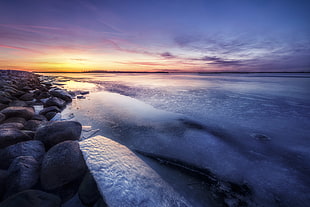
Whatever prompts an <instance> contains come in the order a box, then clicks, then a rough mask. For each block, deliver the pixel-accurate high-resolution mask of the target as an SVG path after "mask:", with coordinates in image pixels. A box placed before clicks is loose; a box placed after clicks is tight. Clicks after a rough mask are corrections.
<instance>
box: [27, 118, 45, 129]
mask: <svg viewBox="0 0 310 207" xmlns="http://www.w3.org/2000/svg"><path fill="white" fill-rule="evenodd" d="M41 123H42V121H39V120H29V121H27V123H26V124H25V125H24V129H26V130H31V131H36V130H37V128H38V127H39V126H40V124H41Z"/></svg>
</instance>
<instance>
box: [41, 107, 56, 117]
mask: <svg viewBox="0 0 310 207" xmlns="http://www.w3.org/2000/svg"><path fill="white" fill-rule="evenodd" d="M48 112H56V113H58V112H61V110H60V109H59V108H58V107H57V106H50V107H46V108H44V109H42V110H41V111H40V113H39V114H40V115H45V114H47V113H48Z"/></svg>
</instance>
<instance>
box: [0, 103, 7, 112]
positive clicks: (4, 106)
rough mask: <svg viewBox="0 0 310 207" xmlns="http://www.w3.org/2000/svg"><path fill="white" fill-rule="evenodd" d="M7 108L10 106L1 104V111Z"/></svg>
mask: <svg viewBox="0 0 310 207" xmlns="http://www.w3.org/2000/svg"><path fill="white" fill-rule="evenodd" d="M6 107H8V105H6V104H3V103H0V110H2V109H5V108H6Z"/></svg>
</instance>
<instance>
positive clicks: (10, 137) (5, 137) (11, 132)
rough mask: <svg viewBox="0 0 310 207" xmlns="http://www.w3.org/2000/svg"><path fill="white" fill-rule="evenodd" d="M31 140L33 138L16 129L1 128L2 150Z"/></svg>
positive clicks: (0, 141)
mask: <svg viewBox="0 0 310 207" xmlns="http://www.w3.org/2000/svg"><path fill="white" fill-rule="evenodd" d="M28 140H31V137H30V136H28V135H27V134H25V133H23V132H22V131H21V130H19V129H15V128H3V129H1V128H0V149H1V148H4V147H7V146H10V145H12V144H16V143H18V142H23V141H28Z"/></svg>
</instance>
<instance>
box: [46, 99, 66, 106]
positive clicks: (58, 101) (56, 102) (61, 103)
mask: <svg viewBox="0 0 310 207" xmlns="http://www.w3.org/2000/svg"><path fill="white" fill-rule="evenodd" d="M44 105H45V106H47V107H48V106H57V107H58V108H64V107H65V106H66V102H65V101H64V100H62V99H61V98H57V97H51V98H49V99H48V100H47V101H46V102H45V104H44Z"/></svg>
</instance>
